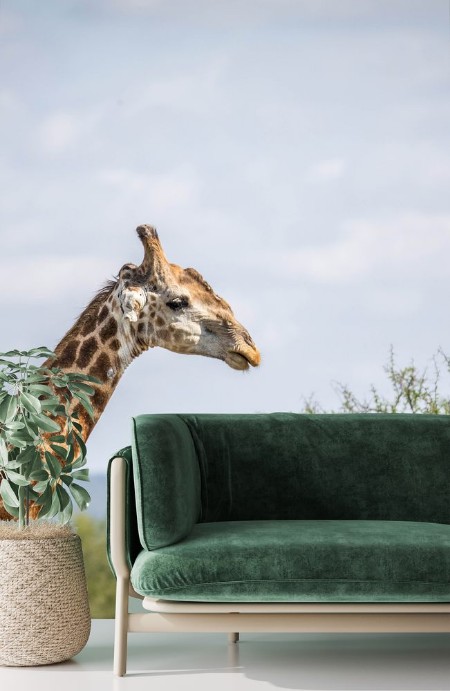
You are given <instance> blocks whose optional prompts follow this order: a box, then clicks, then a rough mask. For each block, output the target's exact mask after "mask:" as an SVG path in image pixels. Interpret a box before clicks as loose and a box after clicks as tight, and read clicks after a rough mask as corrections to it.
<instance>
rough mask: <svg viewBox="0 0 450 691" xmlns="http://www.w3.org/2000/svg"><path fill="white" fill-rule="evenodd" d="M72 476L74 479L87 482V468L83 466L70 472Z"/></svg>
mask: <svg viewBox="0 0 450 691" xmlns="http://www.w3.org/2000/svg"><path fill="white" fill-rule="evenodd" d="M72 477H73V479H74V480H84V481H85V482H88V480H89V470H88V468H83V469H82V470H75V471H74V472H73V473H72Z"/></svg>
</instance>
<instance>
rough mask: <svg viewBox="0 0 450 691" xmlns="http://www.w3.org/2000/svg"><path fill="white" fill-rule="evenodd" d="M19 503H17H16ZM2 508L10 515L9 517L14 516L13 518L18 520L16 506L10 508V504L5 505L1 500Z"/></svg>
mask: <svg viewBox="0 0 450 691" xmlns="http://www.w3.org/2000/svg"><path fill="white" fill-rule="evenodd" d="M17 503H19V502H17ZM3 506H4V507H5V510H6V511H7V512H8V513H9V514H11V516H14V518H19V508H18V506H11V505H10V504H7V502H6V501H5V500H3Z"/></svg>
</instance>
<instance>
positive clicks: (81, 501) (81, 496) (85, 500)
mask: <svg viewBox="0 0 450 691" xmlns="http://www.w3.org/2000/svg"><path fill="white" fill-rule="evenodd" d="M69 489H70V492H71V493H72V496H73V498H74V499H75V501H76V503H77V504H78V506H79V508H80V509H81V510H82V511H84V509H87V507H88V506H89V504H90V503H91V497H90V494H89V492H88V491H87V490H86V489H84V487H82V486H81V485H77V483H76V482H72V484H71V485H70V488H69Z"/></svg>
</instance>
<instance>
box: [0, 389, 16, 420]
mask: <svg viewBox="0 0 450 691" xmlns="http://www.w3.org/2000/svg"><path fill="white" fill-rule="evenodd" d="M18 407H19V404H18V399H17V396H10V395H9V394H6V396H5V398H4V399H3V401H2V402H1V403H0V420H1V421H2V422H11V421H12V420H13V419H14V418H15V416H16V413H17V410H18Z"/></svg>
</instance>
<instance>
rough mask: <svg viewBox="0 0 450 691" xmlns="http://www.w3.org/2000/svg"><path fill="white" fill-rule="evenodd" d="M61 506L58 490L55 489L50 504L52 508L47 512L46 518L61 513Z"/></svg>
mask: <svg viewBox="0 0 450 691" xmlns="http://www.w3.org/2000/svg"><path fill="white" fill-rule="evenodd" d="M60 508H61V507H60V503H59V497H58V492H57V491H56V490H54V491H53V493H52V503H51V505H50V509H49V510H48V512H47V513H46V518H53V516H56V514H57V513H59V511H60Z"/></svg>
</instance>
